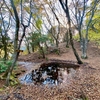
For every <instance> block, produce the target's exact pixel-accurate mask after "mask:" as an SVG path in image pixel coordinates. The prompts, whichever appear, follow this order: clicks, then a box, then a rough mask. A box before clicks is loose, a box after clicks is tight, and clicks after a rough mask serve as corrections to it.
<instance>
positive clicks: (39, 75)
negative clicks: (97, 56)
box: [20, 62, 79, 85]
mask: <svg viewBox="0 0 100 100" xmlns="http://www.w3.org/2000/svg"><path fill="white" fill-rule="evenodd" d="M78 69H79V65H77V64H71V63H66V62H47V63H42V64H41V65H40V66H39V68H37V69H34V70H31V71H30V72H28V73H27V74H25V75H24V76H22V77H21V78H20V82H21V83H22V84H27V85H30V84H31V85H59V84H62V83H68V82H69V81H70V80H71V79H72V78H74V77H75V75H76V72H77V71H78Z"/></svg>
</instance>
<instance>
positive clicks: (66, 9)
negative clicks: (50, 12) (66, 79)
mask: <svg viewBox="0 0 100 100" xmlns="http://www.w3.org/2000/svg"><path fill="white" fill-rule="evenodd" d="M59 2H60V4H61V6H62V8H63V10H64V11H65V13H66V17H67V20H68V26H69V29H68V31H69V35H70V43H71V46H72V49H73V52H74V55H75V57H76V59H77V62H78V64H82V63H83V62H82V61H81V59H80V57H79V55H78V53H77V51H76V49H75V47H74V42H73V38H72V32H71V23H70V15H69V9H68V4H67V0H66V4H65V5H64V4H63V2H62V0H59ZM65 7H66V8H65Z"/></svg>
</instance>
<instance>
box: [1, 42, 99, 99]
mask: <svg viewBox="0 0 100 100" xmlns="http://www.w3.org/2000/svg"><path fill="white" fill-rule="evenodd" d="M75 47H76V48H77V51H78V53H79V54H80V55H81V51H80V48H79V43H77V42H75ZM60 51H61V54H60V55H57V54H54V53H51V54H48V55H47V56H46V60H49V59H52V60H56V59H57V60H67V61H70V62H77V61H76V59H75V56H74V54H73V52H72V49H71V47H70V48H67V49H66V48H65V43H62V44H60ZM87 53H88V59H84V60H82V61H83V62H85V63H84V64H82V65H80V73H77V74H76V76H75V77H74V79H73V80H71V81H70V82H69V83H66V84H60V85H58V86H54V87H48V86H40V85H36V86H31V85H20V86H17V87H12V88H11V87H8V88H6V89H5V90H4V91H3V92H2V93H1V96H0V100H87V99H85V98H88V100H100V77H99V76H100V49H99V48H96V47H95V45H94V44H93V43H89V45H88V52H87ZM46 60H44V59H41V57H40V56H39V54H37V53H32V54H29V55H23V56H20V57H19V61H30V62H44V61H46ZM19 68H20V67H19ZM21 69H22V70H23V68H21ZM0 82H1V81H0ZM4 92H5V93H4ZM1 98H2V99H1ZM3 98H4V99H3ZM80 98H83V99H80Z"/></svg>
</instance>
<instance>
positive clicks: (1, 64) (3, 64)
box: [0, 60, 12, 74]
mask: <svg viewBox="0 0 100 100" xmlns="http://www.w3.org/2000/svg"><path fill="white" fill-rule="evenodd" d="M11 65H12V61H11V60H7V61H4V60H0V74H1V73H3V72H5V71H6V70H7V69H8V68H9V67H10V66H11Z"/></svg>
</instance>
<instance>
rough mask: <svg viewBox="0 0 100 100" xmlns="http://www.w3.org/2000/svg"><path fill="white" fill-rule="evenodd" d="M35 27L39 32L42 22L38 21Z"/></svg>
mask: <svg viewBox="0 0 100 100" xmlns="http://www.w3.org/2000/svg"><path fill="white" fill-rule="evenodd" d="M36 27H37V28H38V29H39V30H40V29H41V27H42V20H41V19H38V20H37V21H36Z"/></svg>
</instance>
